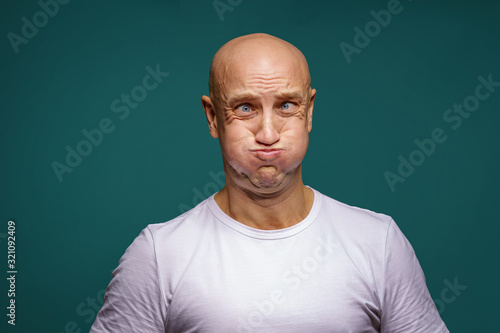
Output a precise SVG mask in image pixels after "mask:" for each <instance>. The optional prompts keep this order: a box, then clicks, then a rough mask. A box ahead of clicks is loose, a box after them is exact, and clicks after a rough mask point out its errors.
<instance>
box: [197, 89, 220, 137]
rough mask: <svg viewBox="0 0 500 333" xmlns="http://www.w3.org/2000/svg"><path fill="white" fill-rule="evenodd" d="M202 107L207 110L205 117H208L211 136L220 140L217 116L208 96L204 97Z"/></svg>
mask: <svg viewBox="0 0 500 333" xmlns="http://www.w3.org/2000/svg"><path fill="white" fill-rule="evenodd" d="M201 105H202V106H203V109H204V110H205V115H206V116H207V121H208V129H209V130H210V135H212V137H213V138H218V137H219V132H218V131H217V115H216V112H215V107H214V104H213V103H212V100H211V99H210V97H208V96H202V97H201Z"/></svg>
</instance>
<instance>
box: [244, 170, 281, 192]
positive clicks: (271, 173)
mask: <svg viewBox="0 0 500 333" xmlns="http://www.w3.org/2000/svg"><path fill="white" fill-rule="evenodd" d="M284 178H285V177H284V175H283V174H280V173H279V172H278V171H277V170H276V168H275V167H272V166H270V167H261V168H259V170H258V171H257V173H256V174H255V176H254V177H252V178H251V179H250V181H251V182H252V184H253V185H254V186H255V187H258V188H261V189H266V188H269V189H271V188H276V187H279V186H280V185H281V183H283V180H284Z"/></svg>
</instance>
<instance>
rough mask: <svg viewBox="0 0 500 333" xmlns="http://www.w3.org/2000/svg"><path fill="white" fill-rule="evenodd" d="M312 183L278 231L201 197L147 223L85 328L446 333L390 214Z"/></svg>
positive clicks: (407, 247) (420, 271)
mask: <svg viewBox="0 0 500 333" xmlns="http://www.w3.org/2000/svg"><path fill="white" fill-rule="evenodd" d="M313 191H314V203H313V205H312V208H311V211H310V212H309V214H308V216H307V217H306V218H305V219H304V220H303V221H301V222H299V223H297V224H296V225H294V226H292V227H289V228H285V229H279V230H260V229H255V228H251V227H248V226H246V225H244V224H242V223H240V222H238V221H236V220H234V219H232V218H231V217H229V216H228V215H226V214H225V213H224V212H223V211H222V210H221V209H220V208H219V206H218V205H217V203H216V202H215V200H214V198H213V196H211V197H210V198H208V199H206V200H205V201H203V202H201V203H200V204H199V205H197V206H196V207H195V208H193V209H192V210H190V211H188V212H186V213H184V214H182V215H181V216H179V217H177V218H175V219H173V220H171V221H168V222H164V223H158V224H151V225H149V226H147V227H146V228H145V229H144V230H143V231H142V232H141V234H140V235H139V236H138V237H137V238H136V239H135V240H134V241H133V243H132V244H131V245H130V246H129V248H128V249H127V250H126V252H125V254H124V255H123V257H122V258H121V259H120V263H119V266H118V267H117V268H116V270H115V271H114V272H113V279H112V280H111V283H110V284H109V286H108V289H107V291H106V294H105V297H104V305H103V307H102V309H101V311H100V312H99V313H98V315H97V318H96V320H95V322H94V325H93V326H92V328H91V330H90V332H91V333H97V332H120V333H121V332H134V333H139V332H148V333H153V332H217V333H221V332H286V333H293V332H301V333H303V332H341V333H347V332H356V333H360V332H366V333H368V332H404V333H410V332H422V333H433V332H448V330H447V328H446V326H445V324H444V323H443V321H442V320H441V318H440V316H439V314H438V311H437V309H436V306H435V305H434V302H433V301H432V299H431V296H430V294H429V291H428V289H427V287H426V284H425V278H424V274H423V272H422V269H421V267H420V264H419V262H418V260H417V258H416V256H415V253H414V251H413V249H412V247H411V245H410V243H409V242H408V240H407V239H406V238H405V236H404V235H403V234H402V232H401V231H400V230H399V228H398V227H397V225H396V224H395V223H394V221H393V220H392V219H391V218H390V217H389V216H387V215H383V214H377V213H374V212H371V211H368V210H365V209H361V208H356V207H351V206H348V205H345V204H342V203H340V202H338V201H336V200H334V199H331V198H329V197H327V196H325V195H323V194H321V193H319V192H318V191H316V190H313Z"/></svg>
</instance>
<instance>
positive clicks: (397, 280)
mask: <svg viewBox="0 0 500 333" xmlns="http://www.w3.org/2000/svg"><path fill="white" fill-rule="evenodd" d="M382 304H383V308H382V322H381V332H382V333H389V332H390V333H396V332H404V333H413V332H414V333H417V332H418V333H438V332H439V333H443V332H449V331H448V329H447V328H446V325H445V324H444V322H443V321H442V319H441V317H440V316H439V313H438V311H437V308H436V305H435V304H434V301H433V300H432V298H431V295H430V293H429V290H428V289H427V285H426V283H425V276H424V272H423V271H422V268H421V266H420V263H419V262H418V259H417V257H416V256H415V252H414V250H413V248H412V246H411V245H410V243H409V242H408V240H407V239H406V237H405V236H404V235H403V233H402V232H401V230H400V229H399V228H398V226H397V225H396V223H394V221H392V220H391V222H390V224H389V228H388V233H387V240H386V249H385V282H384V292H383V302H382Z"/></svg>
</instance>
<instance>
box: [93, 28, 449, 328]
mask: <svg viewBox="0 0 500 333" xmlns="http://www.w3.org/2000/svg"><path fill="white" fill-rule="evenodd" d="M310 83H311V79H310V75H309V69H308V65H307V62H306V59H305V57H304V56H303V54H302V53H301V52H300V51H299V50H298V49H297V48H295V47H294V46H293V45H291V44H289V43H287V42H285V41H283V40H281V39H278V38H276V37H273V36H270V35H266V34H251V35H247V36H242V37H239V38H236V39H233V40H231V41H229V42H228V43H227V44H225V45H224V46H223V47H222V48H221V49H220V50H219V51H218V52H217V53H216V55H215V56H214V58H213V61H212V64H211V67H210V78H209V93H210V96H209V97H208V96H203V97H202V105H203V109H204V110H205V115H206V118H207V121H208V127H209V131H210V134H211V135H212V137H214V138H218V139H219V143H220V147H221V151H222V160H223V164H224V173H225V176H226V184H225V186H224V188H223V189H222V190H221V191H220V192H218V193H216V194H214V195H213V196H211V197H210V198H208V199H206V200H205V201H203V202H201V203H200V204H199V205H197V206H196V207H195V208H193V209H192V210H190V211H188V212H186V213H184V214H182V215H181V216H179V217H177V218H175V219H173V220H171V221H168V222H164V223H158V224H151V225H149V226H147V227H146V228H145V229H144V230H143V231H142V232H141V234H140V235H139V236H138V237H137V238H136V239H135V240H134V242H133V243H132V244H131V245H130V246H129V248H128V249H127V250H126V252H125V254H124V255H123V256H122V258H121V259H120V263H119V266H118V267H117V269H116V270H115V271H114V272H113V279H112V281H111V283H110V285H109V286H108V289H107V291H106V294H105V297H104V305H103V307H102V309H101V311H100V312H99V314H98V315H97V318H96V321H95V323H94V325H93V326H92V329H91V332H134V333H138V332H148V333H152V332H286V333H289V332H342V333H345V332H404V333H408V332H422V333H424V332H425V333H430V332H448V330H447V328H446V326H445V325H444V323H443V321H442V320H441V318H440V317H439V314H438V311H437V309H436V306H435V305H434V302H433V301H432V299H431V296H430V294H429V291H428V290H427V287H426V284H425V278H424V274H423V272H422V269H421V267H420V264H419V262H418V260H417V258H416V256H415V253H414V251H413V249H412V247H411V245H410V244H409V242H408V240H407V239H406V238H405V236H404V235H403V234H402V233H401V231H400V230H399V228H398V227H397V225H396V224H395V223H394V221H393V220H392V219H391V218H390V217H389V216H387V215H383V214H377V213H374V212H371V211H368V210H364V209H361V208H357V207H351V206H348V205H345V204H343V203H340V202H338V201H336V200H334V199H332V198H329V197H327V196H325V195H323V194H321V193H320V192H318V191H316V190H314V189H313V188H311V187H309V186H305V185H304V184H303V182H302V169H301V165H302V164H301V163H302V160H303V158H304V156H305V153H306V150H307V146H308V143H309V132H310V131H311V128H312V116H313V106H314V99H315V96H316V90H315V89H311V86H310Z"/></svg>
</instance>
